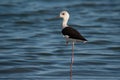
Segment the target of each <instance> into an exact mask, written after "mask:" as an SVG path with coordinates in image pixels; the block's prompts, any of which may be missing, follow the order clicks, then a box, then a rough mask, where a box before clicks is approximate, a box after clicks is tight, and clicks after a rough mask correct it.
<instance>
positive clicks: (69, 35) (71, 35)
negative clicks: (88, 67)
mask: <svg viewBox="0 0 120 80" xmlns="http://www.w3.org/2000/svg"><path fill="white" fill-rule="evenodd" d="M59 17H60V18H63V22H62V34H63V36H64V37H65V39H66V45H68V42H72V57H71V64H70V80H72V65H73V62H74V43H75V42H84V43H85V42H87V40H86V39H85V38H84V37H83V36H82V35H81V34H80V33H79V32H78V31H77V30H76V29H74V28H72V27H70V26H68V25H67V22H68V20H69V17H70V15H69V13H68V12H67V11H62V12H60V16H59Z"/></svg>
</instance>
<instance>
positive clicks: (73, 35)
mask: <svg viewBox="0 0 120 80" xmlns="http://www.w3.org/2000/svg"><path fill="white" fill-rule="evenodd" d="M62 34H63V35H68V36H69V38H72V39H78V40H82V41H87V40H86V39H85V38H84V37H83V36H82V35H81V34H80V33H79V32H78V31H77V30H75V29H73V28H71V27H66V28H64V29H63V30H62Z"/></svg>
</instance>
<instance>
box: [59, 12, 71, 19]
mask: <svg viewBox="0 0 120 80" xmlns="http://www.w3.org/2000/svg"><path fill="white" fill-rule="evenodd" d="M69 17H70V15H69V13H68V12H67V11H62V12H60V18H63V19H64V20H68V19H69Z"/></svg>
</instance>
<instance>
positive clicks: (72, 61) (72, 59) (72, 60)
mask: <svg viewBox="0 0 120 80" xmlns="http://www.w3.org/2000/svg"><path fill="white" fill-rule="evenodd" d="M73 63H74V42H72V57H71V64H70V80H72V65H73Z"/></svg>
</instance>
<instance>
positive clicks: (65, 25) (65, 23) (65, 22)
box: [62, 19, 68, 28]
mask: <svg viewBox="0 0 120 80" xmlns="http://www.w3.org/2000/svg"><path fill="white" fill-rule="evenodd" d="M67 22H68V19H63V23H62V28H65V27H68V25H67Z"/></svg>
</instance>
